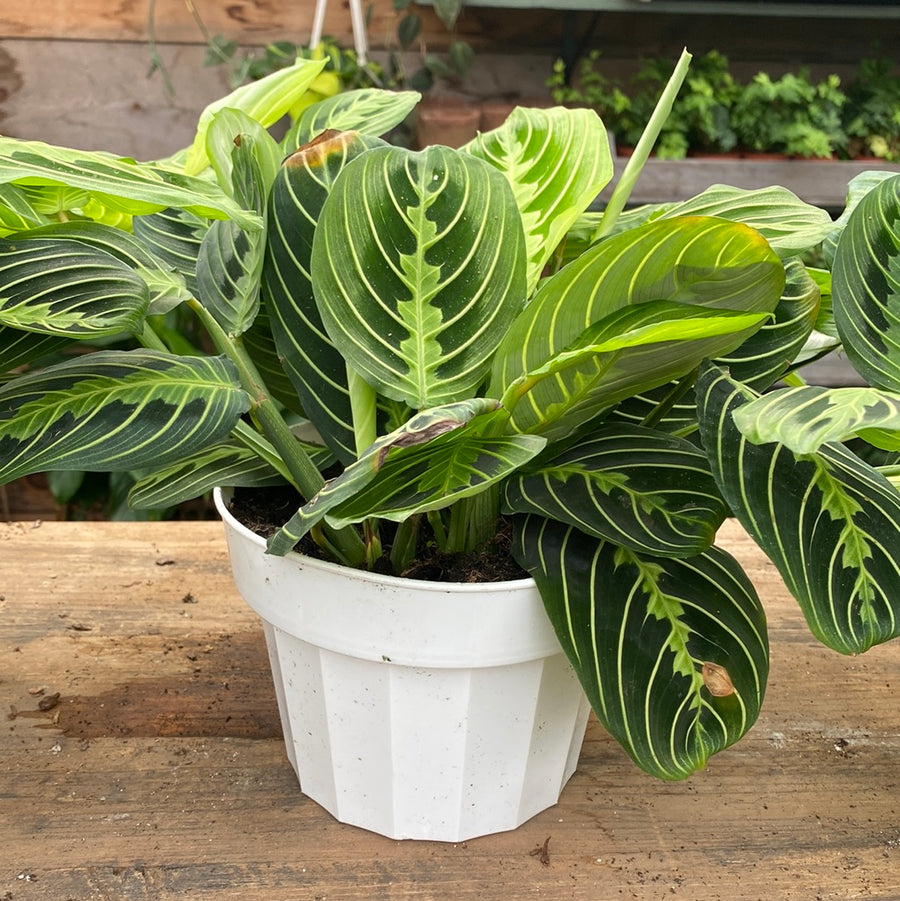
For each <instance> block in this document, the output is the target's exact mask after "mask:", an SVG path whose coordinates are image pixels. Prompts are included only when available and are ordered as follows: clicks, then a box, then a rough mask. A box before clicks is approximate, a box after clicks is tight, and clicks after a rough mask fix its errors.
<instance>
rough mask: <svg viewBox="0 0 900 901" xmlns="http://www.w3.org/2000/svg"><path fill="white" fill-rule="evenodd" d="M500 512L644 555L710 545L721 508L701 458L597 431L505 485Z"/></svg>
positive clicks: (654, 438)
mask: <svg viewBox="0 0 900 901" xmlns="http://www.w3.org/2000/svg"><path fill="white" fill-rule="evenodd" d="M503 500H504V506H505V512H507V513H538V514H540V515H542V516H546V517H548V518H549V519H554V520H557V521H558V522H562V523H566V524H568V525H572V526H575V527H576V528H577V529H579V530H580V531H582V532H584V533H586V534H588V535H593V536H594V537H595V538H605V539H606V540H608V541H612V542H614V543H615V544H619V545H623V546H625V547H628V548H630V549H632V550H635V551H638V552H643V553H647V554H657V555H662V556H670V557H688V556H692V555H694V554H698V553H700V552H701V551H703V550H705V549H706V548H707V547H709V546H710V545H711V544H712V542H713V539H714V538H715V535H716V530H717V529H718V528H719V526H720V525H721V524H722V521H723V520H724V519H725V516H726V513H727V508H726V506H725V502H724V501H723V500H722V497H721V495H720V494H719V490H718V488H717V487H716V483H715V480H714V479H713V477H712V473H711V472H710V471H709V464H708V463H707V460H706V456H705V454H703V452H702V451H700V450H698V449H697V447H695V446H694V445H692V444H690V443H689V442H687V441H684V440H683V439H679V438H675V437H673V436H671V435H665V434H663V433H661V432H656V431H654V430H653V429H648V428H642V427H640V426H630V425H615V426H608V427H605V428H601V429H599V430H598V431H597V432H595V433H594V434H593V435H591V436H590V438H588V439H587V440H584V441H579V442H578V443H577V444H576V445H574V446H573V447H571V448H568V449H567V450H565V451H563V452H562V453H560V454H557V455H556V456H554V457H552V458H551V459H549V460H543V461H541V462H540V464H539V465H537V466H536V467H527V468H526V469H524V470H523V471H522V472H521V474H516V475H515V476H513V477H512V478H510V479H509V480H507V482H506V483H505V484H504V495H503Z"/></svg>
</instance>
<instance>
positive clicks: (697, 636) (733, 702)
mask: <svg viewBox="0 0 900 901" xmlns="http://www.w3.org/2000/svg"><path fill="white" fill-rule="evenodd" d="M513 548H514V556H515V557H516V559H517V560H518V561H519V563H521V564H522V565H523V566H524V567H525V568H526V569H527V570H528V571H529V572H530V573H531V575H532V576H534V579H535V581H536V582H537V585H538V588H539V589H540V592H541V597H542V598H543V600H544V606H545V607H546V608H547V613H548V615H549V617H550V621H551V622H552V623H553V627H554V629H555V631H556V634H557V637H558V638H559V641H560V644H561V645H562V647H563V649H564V650H565V652H566V654H567V655H568V657H569V659H570V660H571V662H572V665H573V667H574V668H575V672H576V673H577V674H578V677H579V679H580V681H581V683H582V685H583V686H584V688H585V691H586V693H587V696H588V699H589V700H590V702H591V705H592V706H593V708H594V711H595V713H596V714H597V717H598V719H599V720H600V722H601V723H602V724H603V725H604V727H605V728H606V729H607V730H608V731H609V732H610V733H611V734H612V736H613V737H614V738H615V739H616V740H617V741H618V742H619V743H620V744H621V745H622V747H623V748H624V749H625V751H626V753H628V755H629V756H630V757H631V758H632V759H633V760H634V761H635V763H637V765H638V766H640V767H641V768H642V769H644V770H646V771H647V772H648V773H650V774H652V775H654V776H657V777H658V778H661V779H683V778H685V777H687V776H689V775H690V774H691V773H692V772H694V771H695V770H698V769H702V768H703V767H704V766H705V765H706V762H707V760H708V758H709V756H710V755H711V754H714V753H716V752H717V751H721V750H722V749H723V748H726V747H728V746H729V745H731V744H733V743H734V742H735V741H737V740H738V739H739V738H740V737H741V736H742V735H744V734H745V733H746V732H747V730H748V729H749V728H750V727H751V726H752V725H753V723H754V722H755V720H756V718H757V716H758V714H759V709H760V706H761V704H762V700H763V696H764V694H765V687H766V678H767V675H768V668H769V664H768V639H767V636H766V621H765V615H764V613H763V609H762V606H761V604H760V602H759V598H758V597H757V595H756V592H755V591H754V589H753V585H752V584H751V582H750V580H749V579H748V578H747V576H746V575H745V574H744V572H743V571H742V570H741V568H740V567H739V566H738V564H737V563H736V562H735V561H734V559H732V558H731V557H730V556H728V554H726V553H725V552H724V551H722V550H720V549H719V548H716V547H712V548H710V549H709V550H707V551H705V552H704V553H703V554H700V555H697V556H694V557H690V558H688V559H686V560H675V559H669V558H666V557H655V558H651V557H644V556H641V555H638V554H635V553H633V552H632V551H626V550H624V549H623V548H617V547H616V546H615V545H613V544H611V543H609V542H606V541H598V540H597V539H595V538H591V537H588V536H587V535H585V534H583V533H582V532H580V531H578V530H577V529H576V528H574V527H572V526H565V525H562V524H560V523H556V522H553V521H551V520H545V519H542V518H541V517H539V516H528V517H518V518H517V520H516V537H515V542H514V546H513Z"/></svg>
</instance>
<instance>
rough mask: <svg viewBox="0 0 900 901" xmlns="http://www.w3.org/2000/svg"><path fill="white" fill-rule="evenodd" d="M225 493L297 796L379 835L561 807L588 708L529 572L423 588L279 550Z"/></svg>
mask: <svg viewBox="0 0 900 901" xmlns="http://www.w3.org/2000/svg"><path fill="white" fill-rule="evenodd" d="M227 496H228V494H227V492H225V496H224V497H223V492H220V491H217V492H216V506H217V508H218V510H219V513H220V514H221V516H222V519H223V521H224V522H225V527H226V536H227V540H228V549H229V554H230V556H231V565H232V568H233V571H234V578H235V582H236V584H237V587H238V590H239V591H240V593H241V595H242V596H243V597H244V599H245V600H246V601H247V603H248V604H249V605H250V606H251V607H252V608H253V609H254V610H255V611H256V612H257V613H258V614H259V615H260V617H261V618H262V620H263V624H264V629H265V634H266V642H267V645H268V649H269V658H270V661H271V664H272V673H273V678H274V682H275V691H276V695H277V697H278V708H279V712H280V715H281V722H282V726H283V730H284V740H285V746H286V749H287V755H288V758H289V760H290V762H291V765H292V766H293V767H294V770H295V771H296V773H297V776H298V778H299V780H300V787H301V789H302V790H303V792H304V793H305V794H306V795H308V796H309V797H310V798H312V799H313V800H315V801H317V802H318V803H319V804H321V805H322V806H323V807H324V808H325V809H326V810H328V811H329V812H330V813H331V814H333V815H334V816H335V817H336V818H337V819H338V820H340V821H341V822H344V823H351V824H353V825H356V826H362V827H363V828H365V829H371V830H372V831H374V832H378V833H381V834H382V835H386V836H389V837H390V838H418V839H436V840H439V841H453V842H455V841H463V840H465V839H468V838H473V837H474V836H478V835H485V834H488V833H492V832H501V831H504V830H507V829H514V828H515V827H516V826H518V825H520V824H521V823H523V822H525V821H526V820H528V819H530V818H531V817H532V816H534V815H535V814H537V813H539V812H540V811H542V810H544V809H545V808H547V807H550V806H552V805H553V804H555V803H556V802H557V800H558V799H559V794H560V792H561V791H562V788H563V786H564V785H565V783H566V782H567V780H568V779H569V777H570V776H571V775H572V773H573V771H574V769H575V766H576V764H577V761H578V754H579V751H580V749H581V743H582V740H583V737H584V731H585V726H586V723H587V717H588V711H589V705H588V702H587V699H586V697H585V695H584V692H583V690H582V688H581V685H580V684H579V682H578V680H577V678H576V677H575V674H574V672H573V671H572V668H571V666H570V665H569V663H568V660H567V659H566V656H565V654H564V653H563V652H562V649H561V648H560V646H559V642H558V641H557V639H556V636H555V635H554V633H553V628H552V626H551V625H550V622H549V620H548V619H547V615H546V613H545V612H544V607H543V604H542V602H541V598H540V595H539V594H538V592H537V589H536V588H535V585H534V582H533V581H532V580H531V579H522V580H519V581H515V582H499V583H493V584H446V583H441V582H419V581H413V580H410V579H399V578H395V577H388V576H379V575H375V574H372V573H367V572H362V571H359V570H353V569H348V568H346V567H342V566H338V565H336V564H332V563H327V562H322V561H319V560H313V559H310V558H307V557H302V556H300V555H299V554H296V553H292V554H289V555H287V556H285V557H275V556H272V555H268V554H266V553H265V541H264V540H263V539H262V538H260V537H259V536H258V535H256V534H254V533H253V532H251V531H250V530H249V529H247V528H246V527H245V526H243V525H242V524H241V523H240V522H238V521H237V520H236V519H235V518H234V516H232V514H231V513H230V512H229V509H228V505H227V502H226V500H225V498H227Z"/></svg>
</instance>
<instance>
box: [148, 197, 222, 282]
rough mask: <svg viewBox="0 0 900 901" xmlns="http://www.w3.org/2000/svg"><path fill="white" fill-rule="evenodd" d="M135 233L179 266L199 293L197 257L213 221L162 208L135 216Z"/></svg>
mask: <svg viewBox="0 0 900 901" xmlns="http://www.w3.org/2000/svg"><path fill="white" fill-rule="evenodd" d="M131 224H132V227H133V230H134V237H135V239H136V240H137V241H139V242H140V243H141V244H142V245H143V246H144V247H146V248H147V249H148V250H149V251H151V252H152V253H153V254H154V255H155V256H157V257H159V259H160V260H162V261H163V262H164V263H165V264H167V265H168V266H170V267H171V268H172V269H173V270H175V272H176V273H178V275H180V276H181V278H183V279H184V284H185V286H186V288H187V291H188V293H189V294H190V295H191V296H196V295H197V293H198V290H197V257H198V256H199V255H200V246H201V244H202V243H203V239H204V237H205V236H206V233H207V231H209V222H208V221H207V220H206V219H203V218H201V217H199V216H195V215H193V214H191V213H185V212H184V211H183V210H175V209H171V210H162V211H160V212H159V213H151V214H149V215H147V216H135V217H134V219H133V220H132V223H131Z"/></svg>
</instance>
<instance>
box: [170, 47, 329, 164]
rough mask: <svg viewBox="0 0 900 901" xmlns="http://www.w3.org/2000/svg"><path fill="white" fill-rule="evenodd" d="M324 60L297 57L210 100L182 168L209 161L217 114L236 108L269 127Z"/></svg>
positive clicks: (302, 92) (315, 74)
mask: <svg viewBox="0 0 900 901" xmlns="http://www.w3.org/2000/svg"><path fill="white" fill-rule="evenodd" d="M326 62H327V60H324V59H321V60H309V59H300V58H298V59H296V60H295V61H294V63H293V65H291V66H287V67H285V68H284V69H278V70H277V71H275V72H272V73H271V74H269V75H267V76H266V77H265V78H260V79H257V80H256V81H252V82H250V83H249V84H245V85H241V86H240V87H239V88H236V89H235V90H234V91H232V92H231V93H230V94H228V95H227V96H225V97H221V98H219V99H218V100H216V101H214V102H213V103H211V104H209V105H208V106H207V107H206V108H205V109H204V110H203V112H202V113H201V114H200V119H199V121H198V123H197V133H196V134H195V136H194V141H193V144H191V146H190V148H189V149H188V151H187V154H186V155H185V161H184V171H185V172H187V173H188V174H189V175H198V174H199V173H201V172H202V171H203V170H204V169H205V168H206V167H207V166H208V165H209V156H208V154H207V144H206V140H207V133H208V131H209V129H210V127H211V126H212V123H213V119H214V118H215V116H216V114H217V113H219V112H221V111H222V110H226V109H232V110H239V111H241V112H242V113H245V114H246V115H248V116H249V117H250V118H251V119H255V120H256V121H257V122H259V124H260V125H262V126H263V128H268V127H269V126H270V125H273V124H274V123H275V122H277V121H278V120H279V119H280V118H281V117H282V116H283V115H285V114H286V113H287V112H288V110H290V108H291V107H292V106H293V105H294V104H295V103H296V102H297V101H298V100H299V99H300V98H301V97H302V96H303V95H304V94H305V93H306V90H307V88H309V86H310V85H311V84H312V83H313V81H315V79H316V76H318V74H319V73H320V72H321V71H322V69H324V68H325V64H326Z"/></svg>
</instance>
